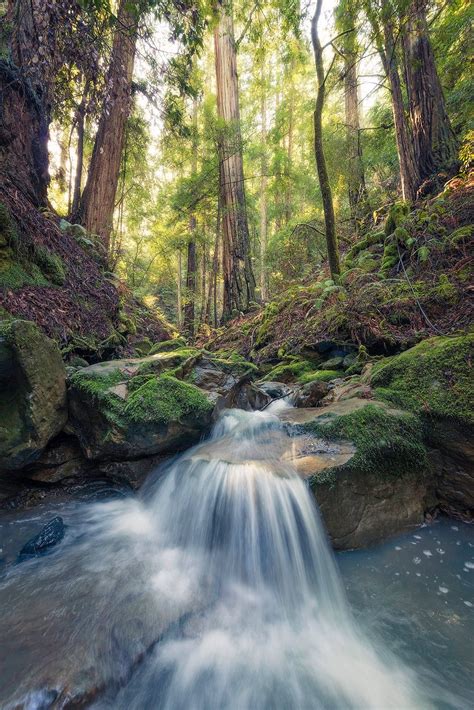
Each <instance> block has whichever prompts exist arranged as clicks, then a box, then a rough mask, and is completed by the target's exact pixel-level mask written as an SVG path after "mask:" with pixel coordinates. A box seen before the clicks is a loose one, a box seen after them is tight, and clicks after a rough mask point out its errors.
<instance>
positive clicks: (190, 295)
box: [183, 99, 198, 338]
mask: <svg viewBox="0 0 474 710" xmlns="http://www.w3.org/2000/svg"><path fill="white" fill-rule="evenodd" d="M192 123H193V134H192V146H191V175H192V176H195V175H196V173H197V162H198V141H197V130H198V126H197V101H196V99H194V100H193V117H192ZM192 210H193V212H192V213H191V216H190V218H189V242H188V259H187V270H186V301H185V305H184V325H183V328H184V331H185V333H186V334H187V335H188V336H189V337H191V338H193V337H194V330H195V318H196V281H197V253H196V215H195V213H194V207H193V208H192Z"/></svg>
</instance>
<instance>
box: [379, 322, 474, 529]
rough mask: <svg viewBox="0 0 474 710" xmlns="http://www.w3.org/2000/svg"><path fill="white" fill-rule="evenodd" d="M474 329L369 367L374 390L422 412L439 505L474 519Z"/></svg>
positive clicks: (434, 340) (420, 345)
mask: <svg viewBox="0 0 474 710" xmlns="http://www.w3.org/2000/svg"><path fill="white" fill-rule="evenodd" d="M473 362H474V333H468V334H466V335H457V336H438V337H434V338H428V339H427V340H423V341H422V342H421V343H418V345H415V346H414V347H413V348H410V349H409V350H406V351H405V352H403V353H401V354H400V355H394V356H393V357H390V358H385V359H384V360H382V361H380V362H378V363H376V364H375V365H374V366H373V368H372V369H371V370H370V371H369V372H368V379H369V381H370V384H371V386H372V388H373V391H374V393H375V394H376V395H377V396H378V397H380V398H383V399H384V400H385V401H387V402H391V403H393V404H395V405H397V406H402V407H403V408H404V409H407V410H409V411H410V412H412V413H414V414H416V415H417V416H418V417H419V419H420V421H421V422H422V425H423V430H424V436H425V440H426V443H427V445H428V446H429V448H430V449H431V450H432V452H431V454H430V460H431V465H432V468H433V470H434V471H435V473H436V480H437V484H436V489H437V495H438V499H439V507H440V508H441V509H442V510H443V511H445V512H448V513H449V514H451V515H456V516H460V517H462V518H463V519H467V520H472V519H473V518H474V445H473V443H472V442H473V435H474V407H473V404H472V403H473V402H474V387H473V383H474V377H473Z"/></svg>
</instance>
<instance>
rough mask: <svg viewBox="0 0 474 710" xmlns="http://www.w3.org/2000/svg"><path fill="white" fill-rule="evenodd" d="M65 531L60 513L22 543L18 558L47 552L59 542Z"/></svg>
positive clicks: (21, 558) (22, 558) (37, 555)
mask: <svg viewBox="0 0 474 710" xmlns="http://www.w3.org/2000/svg"><path fill="white" fill-rule="evenodd" d="M65 532H66V526H65V525H64V521H63V519H62V518H61V516H60V515H57V516H56V517H55V518H53V519H52V520H50V521H49V523H46V525H45V526H44V528H43V529H42V530H41V532H40V533H38V535H36V536H35V537H33V538H32V539H31V540H29V541H28V542H27V543H26V545H24V546H23V547H22V549H21V551H20V554H19V560H24V559H27V558H29V557H40V555H44V554H45V553H46V552H49V551H50V550H51V548H52V547H54V546H55V545H57V544H58V543H60V542H61V540H62V539H63V537H64V533H65Z"/></svg>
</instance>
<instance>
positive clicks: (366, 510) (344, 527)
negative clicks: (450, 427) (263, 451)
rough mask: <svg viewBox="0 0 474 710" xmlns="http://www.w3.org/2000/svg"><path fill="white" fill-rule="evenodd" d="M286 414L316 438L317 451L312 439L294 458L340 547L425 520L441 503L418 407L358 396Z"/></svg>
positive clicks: (297, 431)
mask: <svg viewBox="0 0 474 710" xmlns="http://www.w3.org/2000/svg"><path fill="white" fill-rule="evenodd" d="M281 417H282V419H283V420H284V421H286V422H287V424H288V426H289V427H290V431H293V434H294V435H295V436H296V437H301V435H302V434H304V435H305V436H307V437H309V438H310V442H311V439H312V447H313V450H312V451H311V443H310V444H309V445H308V447H307V448H308V453H307V454H306V456H303V457H301V456H299V457H297V459H296V461H295V465H296V467H297V470H299V472H300V473H301V475H304V476H305V477H306V478H308V479H309V481H310V485H311V489H312V491H313V493H314V496H315V498H316V500H317V502H318V504H319V507H320V510H321V514H322V516H323V519H324V523H325V525H326V528H327V530H328V533H329V536H330V538H331V541H332V544H333V546H334V547H335V548H336V549H350V548H357V547H364V546H367V545H371V544H375V543H378V542H380V541H382V540H384V539H386V538H387V537H388V536H390V535H395V534H398V533H400V532H402V531H404V530H407V529H409V528H410V527H412V526H414V525H417V524H419V523H421V522H423V520H424V515H425V512H426V511H427V510H430V509H432V508H434V507H435V506H436V499H435V495H434V487H435V486H434V480H433V476H432V474H431V472H430V467H429V460H428V455H427V449H426V447H425V444H424V442H423V431H422V426H421V424H420V422H419V421H418V419H417V417H415V416H414V415H413V414H411V413H409V412H404V411H401V410H399V409H395V408H391V407H389V406H388V405H386V404H384V403H383V402H377V401H374V402H367V400H365V399H360V398H353V399H348V400H345V401H341V402H337V403H334V404H330V405H327V406H324V407H320V408H316V409H294V410H287V411H286V412H284V413H283V414H282V415H281ZM300 459H301V460H300ZM331 459H332V460H331Z"/></svg>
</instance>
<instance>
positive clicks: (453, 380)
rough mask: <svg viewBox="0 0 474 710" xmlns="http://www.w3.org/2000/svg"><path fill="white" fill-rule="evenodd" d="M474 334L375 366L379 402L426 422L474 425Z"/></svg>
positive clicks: (422, 346) (441, 339)
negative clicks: (439, 421)
mask: <svg viewBox="0 0 474 710" xmlns="http://www.w3.org/2000/svg"><path fill="white" fill-rule="evenodd" d="M473 362H474V333H470V334H467V335H459V336H455V337H448V336H438V337H434V338H429V339H427V340H424V341H422V342H421V343H419V344H418V345H415V347H413V348H410V349H409V350H406V351H405V352H404V353H401V354H400V355H395V356H393V357H390V358H385V359H384V360H382V361H381V362H379V363H377V364H375V365H374V368H373V370H372V374H371V385H372V387H373V388H374V389H375V392H376V395H377V397H378V398H379V399H383V400H386V401H388V402H391V403H393V404H395V405H397V406H401V407H403V408H404V409H408V410H410V411H411V412H415V413H417V414H421V415H423V417H425V418H437V419H449V420H451V421H453V422H457V423H459V424H461V425H463V426H469V427H472V426H473V425H474V408H473V405H472V403H473V401H474V386H473V381H474V378H473V371H472V363H473Z"/></svg>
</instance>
